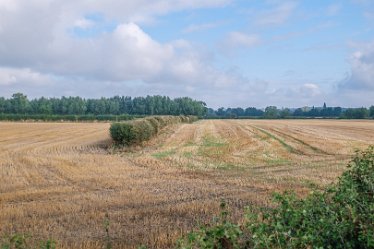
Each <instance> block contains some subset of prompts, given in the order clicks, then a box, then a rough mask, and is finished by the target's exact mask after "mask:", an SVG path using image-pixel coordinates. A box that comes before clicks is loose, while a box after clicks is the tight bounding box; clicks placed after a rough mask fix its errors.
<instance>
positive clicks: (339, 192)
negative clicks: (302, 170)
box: [178, 146, 374, 249]
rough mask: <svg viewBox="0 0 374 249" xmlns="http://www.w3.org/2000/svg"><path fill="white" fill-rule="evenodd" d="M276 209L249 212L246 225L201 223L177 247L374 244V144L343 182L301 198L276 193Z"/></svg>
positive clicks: (352, 165)
mask: <svg viewBox="0 0 374 249" xmlns="http://www.w3.org/2000/svg"><path fill="white" fill-rule="evenodd" d="M274 201H275V202H276V204H277V207H276V208H274V209H270V210H269V209H268V210H266V209H263V210H261V211H260V212H256V211H254V210H248V211H247V214H246V217H245V218H246V219H245V220H246V221H245V222H244V224H241V225H239V224H233V223H230V222H229V221H227V219H226V215H227V214H226V211H225V209H224V211H223V212H222V214H221V218H220V222H219V223H217V224H215V225H213V226H210V227H202V228H201V229H200V230H198V231H196V232H192V233H190V234H188V236H186V237H185V238H183V239H182V240H180V241H179V243H178V248H183V249H187V248H191V249H192V248H217V249H218V248H374V147H373V146H371V147H370V148H369V149H367V150H366V151H362V152H357V154H356V156H355V158H354V159H353V160H352V161H351V163H350V164H349V166H348V170H347V171H346V172H345V173H343V175H342V176H341V177H340V178H339V181H338V183H336V184H335V185H332V186H330V187H329V188H328V189H327V190H326V191H324V192H312V193H311V194H310V195H309V196H308V197H307V198H305V199H299V198H297V197H296V196H295V195H294V194H292V193H285V194H276V195H275V196H274Z"/></svg>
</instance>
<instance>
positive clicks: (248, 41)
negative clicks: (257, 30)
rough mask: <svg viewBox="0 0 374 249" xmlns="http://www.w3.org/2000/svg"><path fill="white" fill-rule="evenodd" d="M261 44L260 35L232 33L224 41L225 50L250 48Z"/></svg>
mask: <svg viewBox="0 0 374 249" xmlns="http://www.w3.org/2000/svg"><path fill="white" fill-rule="evenodd" d="M259 43H260V38H259V36H258V35H254V34H245V33H242V32H230V33H229V34H228V35H227V37H226V38H225V40H224V41H223V45H224V47H225V49H227V47H229V48H232V49H237V48H250V47H253V46H255V45H258V44H259Z"/></svg>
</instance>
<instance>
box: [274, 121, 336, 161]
mask: <svg viewBox="0 0 374 249" xmlns="http://www.w3.org/2000/svg"><path fill="white" fill-rule="evenodd" d="M270 130H271V131H272V132H275V133H277V134H279V135H280V136H283V137H287V138H290V139H292V140H294V141H296V142H297V143H299V144H301V145H303V146H305V147H307V148H308V149H311V150H312V151H314V152H316V153H318V154H322V155H329V156H331V155H335V154H331V153H328V152H326V151H324V150H322V149H320V148H317V147H315V146H313V145H311V144H309V143H307V142H305V141H303V140H301V139H299V138H296V137H294V136H292V135H289V134H287V133H285V132H282V131H280V130H279V129H277V128H271V129H270Z"/></svg>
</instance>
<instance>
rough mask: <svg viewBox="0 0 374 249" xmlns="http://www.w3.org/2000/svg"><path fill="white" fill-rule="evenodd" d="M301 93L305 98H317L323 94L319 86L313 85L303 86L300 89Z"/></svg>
mask: <svg viewBox="0 0 374 249" xmlns="http://www.w3.org/2000/svg"><path fill="white" fill-rule="evenodd" d="M299 92H300V94H301V96H303V97H315V96H318V95H320V94H321V90H320V88H319V86H318V85H316V84H313V83H306V84H303V85H302V86H301V87H300V88H299Z"/></svg>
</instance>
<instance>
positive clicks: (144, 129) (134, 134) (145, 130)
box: [110, 116, 198, 146]
mask: <svg viewBox="0 0 374 249" xmlns="http://www.w3.org/2000/svg"><path fill="white" fill-rule="evenodd" d="M197 119H198V118H197V117H196V116H152V117H146V118H143V119H138V120H132V121H127V122H122V123H113V124H112V125H111V126H110V135H111V137H112V139H113V140H114V141H115V143H116V144H117V145H127V146H128V145H134V144H140V143H141V142H144V141H147V140H149V139H150V138H151V137H153V136H155V135H157V134H158V132H159V131H160V130H161V129H162V128H164V127H166V126H168V125H172V124H178V123H193V122H195V121H197Z"/></svg>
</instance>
